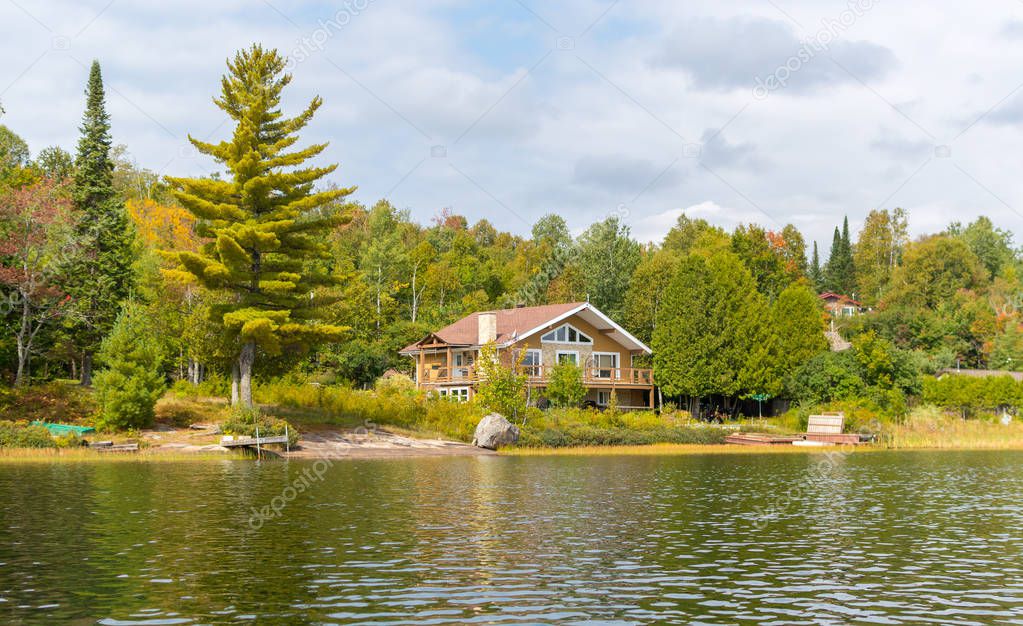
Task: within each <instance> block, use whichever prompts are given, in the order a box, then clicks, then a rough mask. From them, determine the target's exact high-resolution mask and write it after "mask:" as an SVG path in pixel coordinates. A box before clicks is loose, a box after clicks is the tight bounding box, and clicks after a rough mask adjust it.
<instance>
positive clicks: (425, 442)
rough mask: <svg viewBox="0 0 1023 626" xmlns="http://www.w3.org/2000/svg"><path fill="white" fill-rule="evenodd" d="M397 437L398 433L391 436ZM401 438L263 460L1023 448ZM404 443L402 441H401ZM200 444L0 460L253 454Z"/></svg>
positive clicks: (269, 453) (35, 452)
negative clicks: (540, 443) (500, 443)
mask: <svg viewBox="0 0 1023 626" xmlns="http://www.w3.org/2000/svg"><path fill="white" fill-rule="evenodd" d="M395 437H399V436H395ZM400 439H401V440H407V441H412V442H415V443H411V444H407V445H402V444H398V445H394V443H393V442H386V443H381V442H380V441H375V442H374V441H362V442H351V441H348V442H346V443H341V444H337V443H335V442H316V441H310V442H304V443H303V445H302V446H301V447H300V448H297V449H295V450H292V451H290V452H289V453H285V452H284V451H283V450H276V449H267V450H265V451H264V453H265V454H266V458H267V460H281V461H287V460H292V459H294V460H298V461H315V460H317V459H330V460H338V461H343V460H346V459H351V460H383V459H415V458H444V457H480V456H487V457H495V456H500V457H507V458H511V457H554V456H578V457H585V456H623V457H626V456H696V455H716V456H732V455H756V454H813V455H818V454H828V453H832V454H834V453H836V452H837V453H841V454H850V453H857V454H859V453H877V452H983V451H988V452H992V451H1005V452H1013V451H1023V444H1019V443H1016V442H1014V443H1012V444H1011V445H993V444H992V445H977V444H976V443H974V444H972V445H946V446H902V447H892V446H885V445H877V444H861V445H857V446H849V445H845V446H843V445H835V446H820V447H802V446H786V445H762V446H744V445H730V444H673V443H655V444H646V445H634V446H567V447H562V448H516V447H511V448H505V449H502V450H500V451H497V452H495V451H492V450H485V449H482V448H476V447H474V446H471V445H469V444H466V443H461V442H454V441H446V440H441V439H412V438H410V437H400ZM403 443H404V442H403ZM210 448H211V446H204V447H203V448H201V449H198V448H197V449H193V450H191V451H189V450H184V449H182V447H181V446H175V445H168V446H154V447H147V448H142V449H140V450H139V451H138V452H130V453H129V452H100V451H97V450H92V449H88V448H0V464H9V463H10V464H14V463H33V462H51V463H65V462H67V463H74V462H114V463H117V462H196V461H199V462H202V461H251V460H255V459H254V457H255V453H254V452H240V451H237V450H228V449H226V448H219V446H216V448H219V449H210Z"/></svg>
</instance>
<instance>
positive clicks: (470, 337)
mask: <svg viewBox="0 0 1023 626" xmlns="http://www.w3.org/2000/svg"><path fill="white" fill-rule="evenodd" d="M583 304H585V302H570V303H567V304H548V305H545V306H528V307H522V308H519V309H504V310H502V311H484V312H490V313H496V314H497V343H506V342H508V341H511V339H512V337H513V336H519V337H521V336H522V335H523V334H524V333H526V332H529V331H531V330H533V329H534V328H536V327H538V326H541V325H543V324H544V323H546V322H549V321H551V320H553V319H555V318H557V317H559V316H561V315H564V314H565V313H568V312H569V311H572V310H574V309H577V308H579V307H580V306H582V305H583ZM479 316H480V313H473V314H471V315H467V316H465V317H463V318H462V319H460V320H458V321H457V322H455V323H454V324H451V325H450V326H445V327H444V328H442V329H440V330H438V331H437V332H435V333H433V334H434V335H436V336H437V337H439V338H440V339H441V340H443V341H444V342H445V343H448V344H451V345H453V346H474V345H476V343H477V342H478V341H479V336H480V331H479ZM418 344H419V342H418V341H417V342H416V343H414V344H412V345H410V346H407V347H406V348H404V349H403V350H402V352H409V351H411V350H415V349H416V347H417V345H418Z"/></svg>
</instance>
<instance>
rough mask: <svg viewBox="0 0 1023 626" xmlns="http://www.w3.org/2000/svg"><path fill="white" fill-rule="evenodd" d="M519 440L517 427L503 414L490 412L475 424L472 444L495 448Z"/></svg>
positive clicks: (478, 446)
mask: <svg viewBox="0 0 1023 626" xmlns="http://www.w3.org/2000/svg"><path fill="white" fill-rule="evenodd" d="M518 441H519V429H518V427H517V426H515V425H514V424H512V423H511V422H509V421H508V420H506V419H505V418H504V416H503V415H500V414H498V413H491V414H490V415H488V416H486V417H484V418H483V419H482V420H480V423H479V424H478V425H477V426H476V435H475V437H474V438H473V440H472V445H474V446H476V447H477V448H486V449H487V450H497V449H498V448H500V447H501V446H511V445H515V444H516V443H518Z"/></svg>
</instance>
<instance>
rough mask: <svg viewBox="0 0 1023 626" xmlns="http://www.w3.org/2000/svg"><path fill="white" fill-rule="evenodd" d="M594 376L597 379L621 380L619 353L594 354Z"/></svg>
mask: <svg viewBox="0 0 1023 626" xmlns="http://www.w3.org/2000/svg"><path fill="white" fill-rule="evenodd" d="M593 370H594V372H593V375H594V376H595V377H596V378H620V377H621V373H620V372H619V371H618V353H617V352H594V353H593Z"/></svg>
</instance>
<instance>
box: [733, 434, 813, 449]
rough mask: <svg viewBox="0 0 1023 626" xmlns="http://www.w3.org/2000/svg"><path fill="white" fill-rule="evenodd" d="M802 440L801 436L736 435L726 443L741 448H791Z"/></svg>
mask: <svg viewBox="0 0 1023 626" xmlns="http://www.w3.org/2000/svg"><path fill="white" fill-rule="evenodd" d="M799 439H802V437H801V436H799V435H768V434H766V433H735V434H732V435H728V436H727V437H725V443H734V444H738V445H741V446H783V445H784V446H790V445H792V442H794V441H797V440H799Z"/></svg>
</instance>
